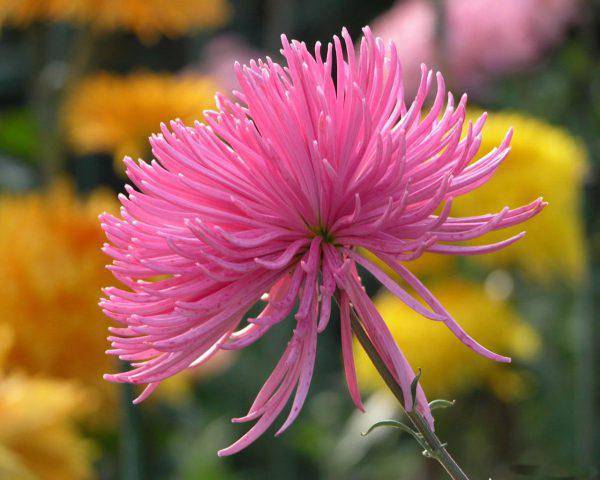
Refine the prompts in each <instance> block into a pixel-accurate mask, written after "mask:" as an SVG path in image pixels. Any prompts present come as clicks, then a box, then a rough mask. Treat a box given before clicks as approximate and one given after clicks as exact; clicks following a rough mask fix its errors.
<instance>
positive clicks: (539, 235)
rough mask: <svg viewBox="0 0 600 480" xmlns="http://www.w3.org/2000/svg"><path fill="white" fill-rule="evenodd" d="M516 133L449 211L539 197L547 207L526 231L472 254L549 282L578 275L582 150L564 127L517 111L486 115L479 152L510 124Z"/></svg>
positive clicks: (504, 234) (474, 210)
mask: <svg viewBox="0 0 600 480" xmlns="http://www.w3.org/2000/svg"><path fill="white" fill-rule="evenodd" d="M511 127H513V128H514V130H515V134H514V136H513V139H512V142H511V147H512V148H511V152H510V154H509V156H508V157H507V159H506V160H505V161H504V163H503V164H502V165H501V166H500V168H499V169H498V171H497V172H496V174H495V175H494V176H493V177H492V179H491V180H490V181H489V182H488V183H486V184H485V185H483V186H482V187H481V188H479V189H477V190H475V191H474V192H471V193H470V194H469V195H465V196H464V197H459V198H457V199H456V200H455V202H454V203H453V210H452V214H453V215H455V216H462V215H465V216H468V215H477V214H484V213H488V212H496V211H499V210H501V209H502V208H503V207H504V206H505V205H508V206H510V207H515V206H518V205H522V204H524V203H527V202H530V201H532V200H535V199H536V198H537V197H539V196H543V197H544V199H545V200H546V201H547V202H548V203H549V206H548V209H547V210H546V211H544V212H543V213H542V214H540V215H538V216H536V217H535V218H533V219H532V220H530V221H529V222H527V225H526V226H525V227H524V228H525V230H527V236H526V237H525V238H524V239H523V240H521V241H519V242H517V243H516V244H514V245H511V246H510V247H508V248H506V249H504V250H501V251H499V252H496V253H493V254H490V255H481V256H475V257H470V261H474V262H478V263H480V264H482V265H485V266H488V267H490V266H491V267H493V268H497V267H509V266H510V267H517V268H519V269H520V270H521V271H522V272H523V273H524V274H525V275H527V276H529V277H531V278H533V279H535V280H537V281H540V282H547V281H549V280H552V279H556V278H564V279H565V280H567V281H577V280H580V279H581V277H582V274H583V268H584V265H585V256H586V253H585V243H584V233H583V232H584V231H583V218H582V207H581V196H582V190H583V181H584V177H585V174H586V170H587V168H586V161H587V155H586V151H585V149H584V147H583V145H582V143H581V142H579V141H578V140H577V139H575V138H573V137H572V136H571V135H569V133H567V132H566V131H565V130H562V129H560V128H558V127H554V126H551V125H548V124H546V123H543V122H541V121H540V120H537V119H535V118H532V117H527V116H524V115H521V114H518V113H499V112H497V113H495V114H494V115H490V116H489V118H488V120H487V122H486V127H485V130H484V134H483V141H482V144H481V149H480V152H481V155H484V154H485V153H486V152H488V151H490V150H491V149H492V148H493V147H494V146H495V145H497V144H498V143H499V142H500V141H501V140H502V138H503V137H504V135H506V132H507V131H508V129H509V128H511ZM520 229H522V227H520V226H517V227H513V228H510V229H507V230H502V231H499V232H494V233H491V234H488V235H486V236H485V237H483V238H482V239H479V240H478V243H486V242H495V241H498V240H500V239H503V238H508V237H509V236H511V235H514V234H516V233H518V232H519V231H520Z"/></svg>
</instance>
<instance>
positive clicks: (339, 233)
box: [101, 28, 544, 455]
mask: <svg viewBox="0 0 600 480" xmlns="http://www.w3.org/2000/svg"><path fill="white" fill-rule="evenodd" d="M282 42H283V50H282V53H283V56H284V57H285V59H286V61H287V66H285V67H283V66H281V65H279V64H277V63H274V62H273V61H272V60H271V59H270V58H268V57H267V58H266V60H258V61H251V62H250V64H249V65H247V66H241V65H239V64H236V65H235V71H236V74H237V78H238V81H239V84H240V88H241V92H235V97H236V98H237V99H238V102H234V101H231V100H229V99H228V98H226V97H224V96H222V95H217V97H216V98H217V108H218V110H217V111H210V112H205V118H206V123H207V124H206V125H204V124H201V123H198V122H196V123H195V124H194V125H193V126H186V125H184V124H183V123H182V122H180V121H173V122H171V124H170V128H168V127H167V126H165V125H162V126H161V130H162V133H161V134H158V135H153V136H152V137H151V139H150V143H151V145H152V152H153V154H154V156H155V158H156V160H153V161H152V162H151V163H149V164H148V163H145V162H143V161H139V162H138V163H136V162H134V161H133V160H131V159H130V158H127V159H126V160H125V163H126V164H127V175H128V176H129V178H130V179H131V181H132V183H133V184H134V185H135V187H133V186H129V185H128V186H126V190H127V195H121V196H120V200H121V202H122V205H123V206H122V209H121V216H120V218H118V217H113V216H111V215H108V214H105V215H103V216H102V226H103V228H104V230H105V232H106V235H107V237H108V239H109V241H110V244H107V245H105V247H104V251H105V252H106V253H107V254H108V255H110V256H111V257H113V259H114V261H113V263H112V265H111V266H109V268H110V269H111V270H112V271H113V272H114V275H115V277H116V278H117V279H118V280H120V281H121V282H122V283H123V284H124V285H125V287H126V288H115V287H111V288H107V289H106V290H105V293H106V296H107V298H105V299H103V300H102V301H101V305H102V308H103V309H104V311H105V312H106V314H107V315H108V316H110V317H111V318H113V319H115V320H116V321H117V322H118V323H120V324H121V326H119V327H118V328H111V333H112V336H111V337H109V340H110V342H112V349H111V350H109V353H111V354H113V355H118V356H119V358H120V359H121V360H124V361H127V362H131V366H132V369H131V370H130V371H127V372H123V373H117V374H112V375H106V378H107V379H108V380H111V381H115V382H129V383H133V384H147V387H146V389H145V390H144V392H143V393H142V394H141V395H140V397H138V399H137V400H136V401H142V400H143V399H145V398H146V397H147V396H148V395H149V394H150V393H151V392H152V391H153V390H154V389H155V388H156V387H157V386H158V385H159V383H160V382H161V381H163V380H165V379H166V378H168V377H171V376H173V375H175V374H177V373H178V372H181V371H182V370H185V369H187V368H191V367H195V366H197V365H200V364H202V363H204V362H206V361H208V360H209V359H210V358H211V357H212V356H213V355H214V354H215V353H216V352H218V351H219V350H235V349H242V348H244V347H246V346H248V345H250V344H252V343H253V342H256V341H257V340H259V339H260V338H261V337H262V336H263V335H264V334H265V333H266V332H268V331H269V329H270V328H271V327H272V326H273V325H275V324H278V323H279V322H282V321H284V320H285V319H286V318H289V317H290V316H291V315H292V314H293V317H291V318H292V319H293V320H292V321H293V323H294V326H293V329H290V330H291V339H290V341H289V343H288V344H287V346H286V347H285V350H284V352H283V354H282V357H281V359H280V360H279V362H278V363H277V365H276V366H275V368H274V370H273V372H272V373H271V375H270V376H269V377H268V378H267V380H266V382H265V384H264V386H263V387H262V388H261V390H260V391H259V393H258V395H257V397H256V400H255V401H254V403H253V404H252V406H251V407H250V409H249V411H248V413H247V414H246V415H245V416H244V417H242V418H238V419H234V421H235V422H247V421H254V422H255V424H254V425H253V426H252V428H250V430H249V431H248V432H247V433H246V434H245V435H244V436H243V437H242V438H240V439H239V440H238V441H237V442H235V443H234V444H233V445H231V446H230V447H228V448H226V449H224V450H221V451H220V452H219V454H220V455H229V454H233V453H236V452H238V451H240V450H242V449H243V448H245V447H246V446H248V445H249V444H250V443H252V442H253V441H254V440H255V439H256V438H257V437H259V436H260V435H261V434H262V433H263V432H264V431H265V430H266V429H267V428H268V427H269V426H270V425H271V424H272V423H273V422H274V420H275V419H276V417H278V416H279V414H280V413H281V412H282V410H283V409H284V408H285V406H286V404H287V403H288V400H289V399H290V398H291V397H292V395H293V396H294V398H293V401H292V406H291V410H290V413H289V415H288V417H287V419H286V420H285V422H284V423H283V425H282V426H281V428H280V429H279V430H278V431H277V434H280V433H281V432H283V431H284V430H286V429H287V428H288V427H289V425H290V424H291V423H292V422H293V421H294V420H295V419H296V417H297V416H298V414H299V413H300V410H301V408H302V405H303V404H304V401H305V399H306V397H307V393H308V389H309V386H310V382H311V377H312V373H313V369H314V366H315V356H316V348H317V338H318V335H319V334H320V333H322V332H323V331H324V330H325V329H326V328H327V326H328V322H329V319H330V313H331V304H332V299H334V296H335V297H337V298H338V300H339V303H340V311H341V320H340V329H341V343H342V345H341V350H342V357H343V363H344V369H345V374H346V379H347V382H348V389H349V392H350V396H351V398H352V400H353V401H354V403H355V404H356V406H357V407H358V408H360V409H362V408H363V407H362V404H361V400H360V395H359V390H358V385H357V381H356V374H355V369H354V361H353V355H352V330H351V323H350V309H351V308H353V309H354V310H355V311H356V312H357V314H358V317H359V318H360V322H361V324H362V327H363V328H364V329H365V331H366V332H367V334H368V336H369V339H370V340H371V342H372V343H373V345H374V347H375V349H376V350H377V352H378V354H379V355H380V356H381V358H382V359H383V361H384V362H385V364H386V366H387V368H388V369H389V370H390V372H391V374H392V375H393V377H394V379H395V380H396V381H397V382H398V384H399V385H400V387H401V388H402V391H403V392H404V398H405V407H406V409H407V410H409V411H411V410H412V409H413V408H416V409H417V411H418V412H420V413H421V414H422V415H423V416H424V417H425V418H426V419H427V421H428V422H429V423H430V426H431V427H432V428H433V418H432V416H431V413H430V411H429V406H428V403H427V400H426V398H425V395H424V393H423V391H422V390H421V388H420V387H419V388H418V391H417V395H416V405H413V404H412V403H413V401H412V395H411V391H410V387H411V383H412V381H413V379H414V377H415V374H414V371H413V370H412V368H411V367H410V366H409V364H408V362H407V360H406V358H405V357H404V355H403V354H402V353H401V352H400V350H399V349H398V346H397V345H396V343H395V342H394V340H393V338H392V335H391V334H390V332H389V330H388V328H387V326H386V324H385V322H384V321H383V319H382V318H381V316H380V315H379V313H378V312H377V310H376V309H375V307H374V305H373V303H372V302H371V300H370V299H369V297H368V296H367V294H366V293H365V291H364V289H363V286H362V284H361V279H360V277H359V275H358V273H357V266H358V265H360V266H362V267H363V268H365V269H366V270H368V271H370V272H371V273H372V274H373V275H374V276H375V277H376V278H377V279H378V280H379V281H380V282H381V283H382V284H383V285H384V286H385V287H386V288H387V289H389V290H390V291H391V292H392V293H393V294H395V295H397V296H398V297H399V298H400V299H401V300H402V301H404V302H406V303H407V304H408V305H409V306H410V307H411V308H413V309H414V310H416V311H417V312H419V313H420V314H421V315H423V316H424V317H425V318H427V319H430V320H433V321H438V322H442V323H444V324H445V325H446V326H447V327H448V328H449V329H450V330H451V331H452V332H453V333H454V334H455V335H456V336H457V338H458V339H459V340H460V341H462V342H463V343H464V344H465V345H466V346H468V347H469V348H471V349H473V350H474V351H476V352H477V353H479V354H481V355H483V356H485V357H488V358H490V359H493V360H497V361H501V362H507V361H509V359H508V358H506V357H503V356H500V355H498V354H495V353H493V352H491V351H489V350H487V349H486V348H485V347H483V346H481V345H479V344H478V343H477V342H476V341H475V340H474V339H473V338H471V337H470V336H469V335H468V334H467V333H466V332H465V331H464V330H463V329H462V328H461V327H460V325H459V324H458V323H457V322H456V321H455V320H454V319H453V318H452V316H451V315H450V314H449V313H448V312H447V311H446V310H445V309H444V307H443V306H442V305H440V303H439V302H438V301H437V300H436V299H435V298H434V297H433V295H432V294H431V293H430V292H429V290H427V288H426V287H425V286H424V285H423V284H422V283H421V282H420V281H419V280H418V279H417V278H416V277H414V276H413V275H412V274H411V273H410V272H409V270H408V269H407V268H406V264H407V263H408V262H409V261H410V260H413V259H415V258H417V257H419V256H420V255H421V254H422V253H423V252H425V251H428V252H437V253H440V254H446V255H475V254H484V253H488V252H494V251H496V250H498V249H500V248H503V247H506V246H508V245H510V244H511V243H513V242H515V241H517V240H518V239H519V238H521V237H522V236H523V234H519V235H517V236H515V237H512V238H508V239H507V240H505V241H502V242H500V243H495V244H491V245H482V246H461V245H456V244H455V243H456V242H461V241H464V240H470V239H473V238H476V237H479V236H481V235H483V234H485V233H487V232H489V231H491V230H497V229H501V228H506V227H509V226H512V225H515V224H517V223H521V222H523V221H525V220H527V219H529V218H531V217H532V216H533V215H535V214H536V213H538V212H539V211H540V210H541V208H542V207H543V206H544V204H543V202H542V200H541V199H538V200H535V201H534V202H532V203H530V204H529V205H525V206H522V207H519V208H516V209H512V210H511V209H509V208H505V209H503V210H502V211H500V212H498V213H495V214H485V215H480V216H473V217H461V218H455V217H452V216H450V209H451V204H452V199H453V198H456V197H458V196H460V195H466V194H468V193H469V192H470V191H472V190H474V189H476V188H478V187H479V186H481V185H483V184H484V183H485V182H487V181H488V180H489V179H490V178H491V176H492V175H493V174H494V172H495V171H496V169H497V168H498V167H499V165H500V164H501V163H502V161H503V160H504V159H505V158H506V156H507V155H508V152H509V141H510V137H511V133H510V132H509V133H507V136H506V139H505V140H504V141H503V142H502V144H501V145H499V146H498V147H497V148H495V149H494V150H492V151H491V152H489V153H488V154H487V155H485V156H483V157H482V158H480V159H479V160H477V161H475V162H472V160H473V158H474V157H475V155H476V154H477V151H478V148H479V145H480V142H481V135H482V130H483V126H484V123H485V118H486V117H485V115H483V116H482V117H481V118H480V119H479V120H477V121H476V122H475V123H474V124H473V123H471V122H469V123H468V124H467V123H466V120H465V115H466V113H465V107H466V101H467V100H466V96H463V97H462V98H461V99H460V101H459V102H458V103H455V100H454V97H453V96H452V95H451V94H450V93H446V90H445V87H444V79H443V78H442V75H441V74H440V73H437V74H434V73H433V72H432V71H428V70H427V69H426V68H425V66H423V67H422V69H421V82H420V87H419V89H418V93H417V95H416V98H414V100H412V101H411V102H410V103H406V102H405V99H404V89H403V84H402V69H401V65H400V61H399V59H398V54H397V50H396V46H395V45H394V44H393V43H389V44H388V45H385V44H384V43H383V41H382V40H381V39H376V38H374V37H373V35H372V34H371V32H370V30H369V29H368V28H365V29H364V38H363V39H362V41H361V43H360V49H359V52H355V49H354V46H353V43H352V40H351V38H350V36H349V35H348V32H347V31H346V30H345V29H344V30H343V31H342V39H340V38H338V37H337V36H336V37H334V38H333V42H332V43H329V44H328V45H327V47H326V48H325V49H324V52H323V49H322V46H321V44H320V43H317V44H316V45H315V48H314V54H311V53H310V52H309V50H308V49H307V47H306V45H305V44H304V43H300V42H297V41H292V42H289V41H288V39H287V38H286V37H285V36H283V37H282ZM434 85H435V90H436V93H435V95H434V98H433V101H432V104H431V108H430V109H429V111H424V104H425V101H426V99H427V98H428V96H429V93H430V92H431V91H432V90H433V89H434ZM463 132H466V133H465V134H464V135H463ZM365 250H368V251H370V252H372V253H373V254H374V255H376V256H377V257H378V258H379V259H381V260H382V261H383V262H385V263H386V264H387V265H389V267H390V268H392V269H393V270H394V271H395V272H396V273H397V274H398V275H399V276H400V277H401V278H402V280H403V281H404V284H405V286H402V285H400V284H398V283H397V282H396V281H394V280H393V279H392V278H390V277H389V276H388V275H387V274H386V273H385V272H384V271H383V270H382V269H380V268H379V267H378V266H377V265H375V264H374V263H372V262H371V261H369V260H367V259H366V258H365V257H364V255H363V254H362V253H361V252H363V251H365ZM405 287H407V288H405ZM408 287H410V291H411V292H415V293H409V289H408ZM259 301H262V302H263V303H262V305H263V307H262V311H261V312H260V314H258V315H257V316H256V317H254V318H246V313H247V312H248V310H249V309H250V308H251V307H252V306H253V305H255V304H256V303H257V302H259ZM399 321H401V320H399ZM294 392H295V394H294Z"/></svg>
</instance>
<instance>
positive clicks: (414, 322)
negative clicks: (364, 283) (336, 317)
mask: <svg viewBox="0 0 600 480" xmlns="http://www.w3.org/2000/svg"><path fill="white" fill-rule="evenodd" d="M431 289H432V291H433V293H434V294H435V295H436V297H437V298H438V299H439V300H440V302H442V304H443V305H444V306H445V307H446V308H447V309H448V311H449V312H450V313H451V314H452V315H453V316H454V318H455V319H456V320H457V321H458V322H459V323H460V324H461V325H462V326H463V328H464V329H465V330H466V331H467V332H468V333H469V334H470V335H472V336H473V337H474V338H475V339H476V340H477V341H479V342H480V343H481V344H482V345H484V346H486V347H488V348H490V349H491V350H494V351H496V352H498V353H500V354H503V355H512V356H513V357H514V358H517V359H531V358H532V357H533V356H534V355H535V353H536V352H537V351H538V348H539V338H538V336H537V334H536V333H535V332H534V331H533V330H532V329H531V327H530V326H528V325H527V324H526V323H524V321H523V320H522V319H521V318H520V317H519V316H518V314H517V313H516V312H515V311H514V310H513V309H512V308H511V307H510V306H509V305H508V304H507V303H505V302H502V301H496V300H493V299H491V298H490V297H489V296H488V295H487V294H486V292H485V290H484V288H483V287H482V286H480V285H478V284H475V283H471V282H468V281H466V280H462V279H460V278H456V277H454V278H453V277H447V278H445V279H439V280H437V281H436V282H433V284H432V285H431ZM375 304H376V307H377V310H378V311H379V312H380V313H381V315H382V316H383V318H384V320H385V321H386V323H387V325H388V326H389V328H390V330H391V332H392V334H393V336H394V338H395V339H396V341H397V343H398V345H399V346H400V348H401V349H402V351H403V352H404V354H405V355H406V357H407V358H408V360H409V361H410V363H411V365H413V366H414V367H415V368H421V369H422V370H423V374H422V377H421V383H422V385H423V388H424V389H425V392H426V393H427V394H428V396H429V398H436V397H444V398H452V397H453V396H454V395H456V394H458V393H460V392H461V391H464V390H466V389H468V388H471V387H481V386H485V385H486V383H487V382H488V380H489V379H490V378H491V377H492V376H493V375H496V373H497V372H498V371H500V372H502V371H505V370H507V369H512V368H514V367H511V366H510V365H501V364H497V363H494V362H492V361H490V360H488V359H485V358H482V357H480V356H478V355H477V354H475V353H474V352H473V351H471V350H469V349H468V348H466V347H465V346H464V345H463V344H462V343H461V342H460V341H459V340H457V339H456V337H454V335H453V334H452V333H451V332H450V331H449V330H448V329H447V328H446V327H445V326H444V325H443V324H442V323H440V322H434V321H431V320H427V319H425V318H423V317H421V316H420V315H418V314H417V313H415V312H414V311H413V310H412V309H410V308H409V307H407V306H406V305H405V304H404V303H402V302H401V301H400V300H398V299H397V298H396V297H395V296H393V295H391V294H389V293H388V292H384V293H382V294H380V295H378V296H377V297H376V299H375ZM524 338H525V340H523V339H524ZM355 351H356V366H357V372H358V377H359V384H360V385H361V386H362V387H365V388H366V389H370V390H372V389H379V388H383V385H384V384H383V382H382V380H381V379H380V377H379V375H378V374H377V372H376V370H375V369H374V367H373V366H372V364H371V362H370V361H369V359H368V357H367V356H366V354H365V353H364V352H363V351H362V349H361V348H360V346H359V345H358V344H357V345H356V348H355ZM507 388H508V387H507Z"/></svg>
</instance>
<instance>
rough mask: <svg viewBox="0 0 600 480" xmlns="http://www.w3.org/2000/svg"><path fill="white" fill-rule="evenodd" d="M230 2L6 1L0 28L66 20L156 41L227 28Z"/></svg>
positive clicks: (1, 9)
mask: <svg viewBox="0 0 600 480" xmlns="http://www.w3.org/2000/svg"><path fill="white" fill-rule="evenodd" d="M230 15H231V10H230V6H229V4H228V3H227V0H167V1H165V0H41V1H40V0H2V1H1V2H0V26H1V25H2V24H14V25H16V26H20V27H24V26H27V25H29V24H31V23H33V22H36V21H55V22H57V21H63V22H70V23H74V24H81V25H82V26H84V27H89V28H92V29H95V30H100V31H106V30H128V31H132V32H134V33H135V34H136V35H137V36H138V37H139V38H140V39H141V40H143V41H146V42H152V41H155V40H156V39H157V37H158V36H159V35H166V36H168V37H177V36H180V35H185V34H188V33H191V32H193V31H195V30H198V29H201V28H207V27H211V28H213V27H219V26H221V25H223V24H224V23H225V22H226V21H227V20H228V19H229V16H230Z"/></svg>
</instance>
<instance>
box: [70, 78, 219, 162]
mask: <svg viewBox="0 0 600 480" xmlns="http://www.w3.org/2000/svg"><path fill="white" fill-rule="evenodd" d="M216 90H217V87H216V85H215V84H214V83H213V82H212V80H210V79H208V78H206V77H199V76H173V75H169V74H152V73H135V74H131V75H129V76H118V75H111V74H108V73H102V74H98V75H95V76H93V77H90V78H88V79H87V80H84V81H83V82H82V83H81V84H80V85H79V87H77V88H76V89H75V91H73V92H72V94H71V96H70V98H69V99H68V100H67V103H66V106H65V109H64V112H63V114H64V115H63V116H64V123H65V129H66V133H67V137H68V139H69V141H70V143H71V144H72V146H73V148H74V149H75V150H76V151H77V152H78V153H93V152H109V153H112V154H113V155H114V157H115V161H116V162H119V165H122V163H121V162H122V160H123V157H124V156H126V155H128V156H131V157H133V158H134V159H135V158H138V157H142V156H145V155H146V154H147V153H148V151H149V145H148V136H149V135H150V134H152V133H153V132H156V131H157V130H158V129H159V125H160V122H168V121H169V120H172V119H175V118H180V119H181V120H183V121H184V122H193V121H194V120H201V119H202V111H203V110H205V109H207V108H211V107H213V106H214V94H215V91H216ZM121 168H122V167H121Z"/></svg>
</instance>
